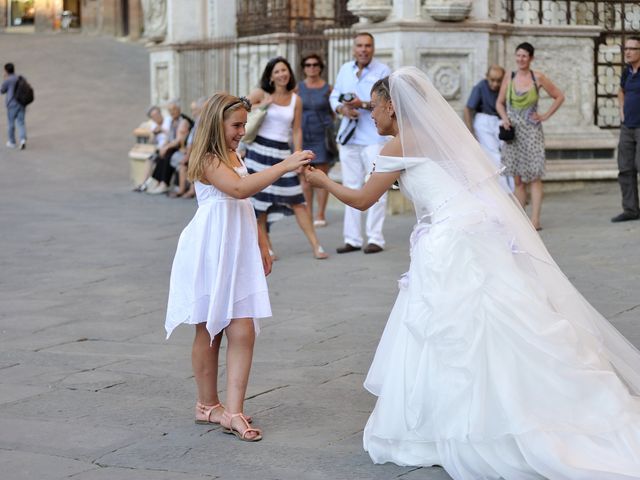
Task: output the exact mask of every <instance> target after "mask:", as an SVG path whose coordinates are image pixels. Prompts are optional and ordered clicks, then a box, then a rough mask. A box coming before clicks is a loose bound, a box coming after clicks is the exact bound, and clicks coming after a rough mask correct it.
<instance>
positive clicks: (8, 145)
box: [7, 142, 16, 148]
mask: <svg viewBox="0 0 640 480" xmlns="http://www.w3.org/2000/svg"><path fill="white" fill-rule="evenodd" d="M7 148H16V144H15V143H13V142H7Z"/></svg>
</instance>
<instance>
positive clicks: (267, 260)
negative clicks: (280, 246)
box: [260, 245, 273, 277]
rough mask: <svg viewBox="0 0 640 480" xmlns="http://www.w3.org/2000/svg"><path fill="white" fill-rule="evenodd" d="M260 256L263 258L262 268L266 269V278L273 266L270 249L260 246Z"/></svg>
mask: <svg viewBox="0 0 640 480" xmlns="http://www.w3.org/2000/svg"><path fill="white" fill-rule="evenodd" d="M260 256H261V257H262V268H263V269H264V275H265V277H266V276H268V275H269V274H270V273H271V267H272V265H273V258H272V257H271V252H269V247H268V246H267V247H266V248H263V247H262V245H261V246H260Z"/></svg>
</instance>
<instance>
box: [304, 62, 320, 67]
mask: <svg viewBox="0 0 640 480" xmlns="http://www.w3.org/2000/svg"><path fill="white" fill-rule="evenodd" d="M304 66H305V68H306V67H319V66H320V64H319V63H305V64H304Z"/></svg>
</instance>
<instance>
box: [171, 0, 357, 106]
mask: <svg viewBox="0 0 640 480" xmlns="http://www.w3.org/2000/svg"><path fill="white" fill-rule="evenodd" d="M236 1H237V32H238V37H228V38H216V39H212V40H208V41H204V42H189V43H184V44H180V45H175V46H174V48H175V51H176V52H177V54H178V61H179V64H180V66H179V72H180V79H179V82H180V88H179V89H180V98H181V99H184V101H191V100H192V99H196V98H199V97H201V96H205V95H210V94H211V93H212V92H215V91H220V90H224V91H228V92H230V93H233V94H237V95H246V94H248V93H249V92H250V91H251V90H252V89H253V88H255V87H256V86H257V84H258V80H259V78H260V74H261V73H262V69H263V68H264V66H265V64H266V63H267V61H268V60H269V59H270V58H273V57H276V56H283V57H285V58H286V59H287V60H289V63H290V64H291V67H292V68H293V70H294V73H295V75H296V79H301V73H302V72H301V68H300V59H301V57H302V56H303V55H304V54H306V53H311V52H314V53H317V54H319V55H321V56H322V58H323V59H324V62H325V70H324V72H323V76H324V77H325V79H326V80H328V81H329V82H331V83H332V82H333V81H334V80H335V76H336V74H337V71H338V69H339V68H340V66H341V65H342V64H343V63H344V62H346V61H348V60H349V59H350V58H351V45H352V36H353V32H352V30H351V28H350V27H351V25H352V24H354V23H355V22H356V21H357V17H355V16H353V15H352V14H351V13H350V12H349V11H348V10H347V9H346V4H347V0H236Z"/></svg>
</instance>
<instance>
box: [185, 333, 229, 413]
mask: <svg viewBox="0 0 640 480" xmlns="http://www.w3.org/2000/svg"><path fill="white" fill-rule="evenodd" d="M221 340H222V333H219V334H218V335H216V336H215V337H214V338H213V343H211V337H210V336H209V332H208V331H207V327H206V324H205V323H199V324H197V325H196V336H195V338H194V339H193V347H192V350H191V365H192V367H193V376H194V377H195V379H196V386H197V387H198V402H200V403H201V404H203V405H208V406H211V405H216V404H218V403H220V399H219V398H218V353H219V352H220V341H221ZM221 416H222V408H219V409H216V410H215V411H213V412H212V413H211V418H210V419H211V421H215V422H219V421H220V417H221Z"/></svg>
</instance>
